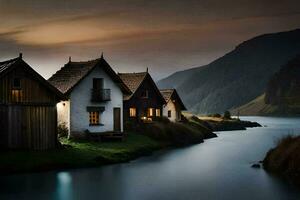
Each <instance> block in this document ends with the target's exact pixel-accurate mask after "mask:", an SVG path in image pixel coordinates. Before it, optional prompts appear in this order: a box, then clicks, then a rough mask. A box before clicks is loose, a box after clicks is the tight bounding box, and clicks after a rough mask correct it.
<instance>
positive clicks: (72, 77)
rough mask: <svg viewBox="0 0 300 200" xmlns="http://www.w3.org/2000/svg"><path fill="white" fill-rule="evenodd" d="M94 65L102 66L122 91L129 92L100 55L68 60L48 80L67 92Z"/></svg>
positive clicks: (63, 91)
mask: <svg viewBox="0 0 300 200" xmlns="http://www.w3.org/2000/svg"><path fill="white" fill-rule="evenodd" d="M96 66H99V67H103V69H104V70H105V71H106V72H107V73H108V75H109V76H110V77H111V78H112V79H113V80H114V81H115V82H117V83H118V84H119V86H120V88H121V89H122V91H123V92H124V93H130V91H129V89H128V88H127V86H126V85H125V84H124V83H123V82H122V80H121V79H120V77H119V76H118V75H117V74H116V73H115V72H114V71H113V69H112V68H111V67H110V66H109V64H108V63H107V62H106V61H105V60H104V59H103V58H102V57H101V58H99V59H96V60H90V61H84V62H71V61H70V62H68V63H67V64H65V65H64V67H62V68H61V69H60V70H59V71H57V72H56V73H55V74H54V75H53V76H52V77H51V78H50V79H49V80H48V81H49V82H50V83H51V84H52V85H54V86H55V87H56V88H57V89H59V90H60V91H61V92H62V93H64V94H66V93H69V92H70V91H71V90H72V89H73V88H74V87H75V86H76V85H77V84H78V83H79V82H80V81H81V80H82V79H83V78H84V77H86V76H87V75H88V74H89V73H90V72H91V71H92V70H93V69H94V68H95V67H96Z"/></svg>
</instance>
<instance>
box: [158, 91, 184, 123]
mask: <svg viewBox="0 0 300 200" xmlns="http://www.w3.org/2000/svg"><path fill="white" fill-rule="evenodd" d="M160 92H161V94H162V95H163V97H164V98H165V101H166V102H167V103H166V104H165V105H164V106H163V116H165V117H168V119H169V120H170V121H172V122H177V121H180V120H181V112H182V111H183V110H186V108H185V106H184V104H183V102H182V100H181V99H180V96H179V95H178V93H177V92H176V90H175V89H164V90H160Z"/></svg>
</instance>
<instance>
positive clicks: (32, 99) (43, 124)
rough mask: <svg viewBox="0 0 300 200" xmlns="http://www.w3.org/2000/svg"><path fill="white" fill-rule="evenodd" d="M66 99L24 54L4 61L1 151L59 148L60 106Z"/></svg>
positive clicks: (0, 87) (1, 70) (0, 77)
mask: <svg viewBox="0 0 300 200" xmlns="http://www.w3.org/2000/svg"><path fill="white" fill-rule="evenodd" d="M62 98H63V95H62V94H61V93H60V92H59V91H58V90H57V89H56V88H55V87H53V86H52V85H51V84H49V83H48V82H47V80H45V79H44V78H43V77H42V76H41V75H39V74H38V73H37V72H36V71H34V70H33V69H32V68H31V67H30V66H29V65H28V64H27V63H26V62H24V61H23V59H22V54H20V56H19V57H18V58H14V59H11V60H7V61H4V62H0V148H1V149H33V150H46V149H52V148H55V147H57V145H58V141H57V111H56V103H57V102H58V101H59V100H60V99H62Z"/></svg>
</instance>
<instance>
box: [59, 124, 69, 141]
mask: <svg viewBox="0 0 300 200" xmlns="http://www.w3.org/2000/svg"><path fill="white" fill-rule="evenodd" d="M57 133H58V137H60V138H62V137H68V133H69V129H68V127H67V126H66V124H65V123H61V124H59V125H58V126H57Z"/></svg>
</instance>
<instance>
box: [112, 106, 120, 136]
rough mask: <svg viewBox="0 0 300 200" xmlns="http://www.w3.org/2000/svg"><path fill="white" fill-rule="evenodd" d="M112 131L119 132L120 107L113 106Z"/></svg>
mask: <svg viewBox="0 0 300 200" xmlns="http://www.w3.org/2000/svg"><path fill="white" fill-rule="evenodd" d="M114 131H115V132H121V108H114Z"/></svg>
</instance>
